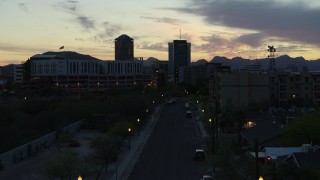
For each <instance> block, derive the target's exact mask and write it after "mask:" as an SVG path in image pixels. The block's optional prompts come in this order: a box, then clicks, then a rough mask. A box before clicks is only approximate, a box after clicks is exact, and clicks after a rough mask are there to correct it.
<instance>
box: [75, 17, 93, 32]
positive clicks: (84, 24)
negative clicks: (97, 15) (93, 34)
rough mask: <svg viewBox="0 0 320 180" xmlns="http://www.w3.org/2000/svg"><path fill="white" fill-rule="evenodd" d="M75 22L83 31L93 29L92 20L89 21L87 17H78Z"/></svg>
mask: <svg viewBox="0 0 320 180" xmlns="http://www.w3.org/2000/svg"><path fill="white" fill-rule="evenodd" d="M77 20H78V22H79V23H80V25H81V26H82V27H83V28H84V29H85V30H87V31H89V30H90V29H95V25H94V20H91V19H90V18H89V17H86V16H78V17H77Z"/></svg>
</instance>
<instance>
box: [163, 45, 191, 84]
mask: <svg viewBox="0 0 320 180" xmlns="http://www.w3.org/2000/svg"><path fill="white" fill-rule="evenodd" d="M168 48H169V49H168V50H169V74H168V77H169V79H170V80H172V81H174V82H175V83H177V82H178V78H179V68H181V67H187V66H189V65H190V61H191V50H190V48H191V43H189V42H187V41H186V40H174V41H173V42H170V43H168Z"/></svg>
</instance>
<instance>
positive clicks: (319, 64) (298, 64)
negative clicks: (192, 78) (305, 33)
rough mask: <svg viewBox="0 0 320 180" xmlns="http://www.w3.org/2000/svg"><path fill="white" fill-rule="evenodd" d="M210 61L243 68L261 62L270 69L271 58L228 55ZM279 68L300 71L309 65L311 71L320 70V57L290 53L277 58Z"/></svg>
mask: <svg viewBox="0 0 320 180" xmlns="http://www.w3.org/2000/svg"><path fill="white" fill-rule="evenodd" d="M210 62H217V63H222V64H228V65H229V66H230V67H231V68H232V69H242V68H244V66H246V65H250V64H260V65H261V69H268V67H269V62H270V59H269V58H264V59H255V60H250V59H243V58H241V57H235V58H232V59H228V58H226V57H219V56H216V57H214V58H213V59H212V60H211V61H210ZM275 63H276V68H277V69H289V68H290V69H292V68H297V70H298V71H300V70H302V68H304V67H307V68H308V69H309V70H310V71H316V70H320V59H318V60H305V59H304V58H303V57H295V58H292V57H290V56H288V55H283V56H279V57H277V58H276V59H275Z"/></svg>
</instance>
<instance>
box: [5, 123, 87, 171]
mask: <svg viewBox="0 0 320 180" xmlns="http://www.w3.org/2000/svg"><path fill="white" fill-rule="evenodd" d="M81 123H82V121H78V122H76V123H73V124H70V125H68V126H66V127H64V128H61V129H60V130H59V131H54V132H52V133H49V134H47V135H45V136H42V137H40V138H38V139H36V140H33V141H31V142H28V143H26V144H24V145H22V146H19V147H17V148H14V149H12V150H10V151H8V152H5V153H3V154H0V164H2V165H3V166H4V167H6V166H10V165H11V164H13V163H15V162H18V161H21V160H23V159H25V158H26V157H28V156H30V155H33V154H35V153H37V152H38V151H39V150H40V149H43V148H46V147H48V146H50V145H51V144H53V142H54V141H55V139H56V137H57V134H58V132H59V133H67V134H72V133H74V132H76V131H77V130H78V129H79V128H80V125H81Z"/></svg>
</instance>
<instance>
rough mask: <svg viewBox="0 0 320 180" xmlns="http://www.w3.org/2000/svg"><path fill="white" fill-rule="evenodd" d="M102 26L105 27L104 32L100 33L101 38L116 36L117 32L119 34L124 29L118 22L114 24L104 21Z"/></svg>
mask: <svg viewBox="0 0 320 180" xmlns="http://www.w3.org/2000/svg"><path fill="white" fill-rule="evenodd" d="M102 27H103V32H102V33H99V37H100V38H110V37H114V36H115V35H116V34H119V32H120V31H121V30H122V26H120V25H117V24H112V23H109V22H103V23H102Z"/></svg>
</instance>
